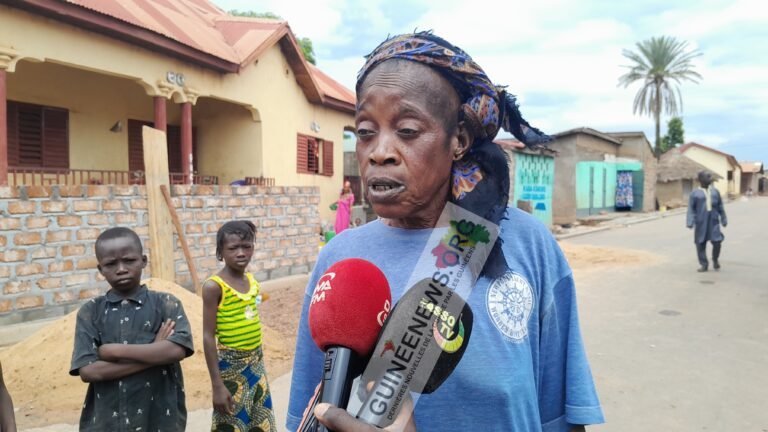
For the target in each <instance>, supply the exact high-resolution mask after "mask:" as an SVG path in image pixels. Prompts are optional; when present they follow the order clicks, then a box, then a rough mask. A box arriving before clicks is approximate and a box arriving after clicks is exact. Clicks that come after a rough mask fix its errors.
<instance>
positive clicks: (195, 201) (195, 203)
mask: <svg viewBox="0 0 768 432" xmlns="http://www.w3.org/2000/svg"><path fill="white" fill-rule="evenodd" d="M203 203H204V201H203V200H202V199H200V198H190V199H188V200H187V208H203Z"/></svg>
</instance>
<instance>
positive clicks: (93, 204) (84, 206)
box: [72, 200, 99, 212]
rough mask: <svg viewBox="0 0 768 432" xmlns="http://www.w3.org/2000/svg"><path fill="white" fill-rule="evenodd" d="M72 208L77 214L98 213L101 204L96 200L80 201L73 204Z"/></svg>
mask: <svg viewBox="0 0 768 432" xmlns="http://www.w3.org/2000/svg"><path fill="white" fill-rule="evenodd" d="M72 208H73V209H74V210H75V211H76V212H85V211H98V210H99V202H98V201H94V200H78V201H74V202H73V203H72Z"/></svg>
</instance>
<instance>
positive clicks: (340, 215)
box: [334, 181, 355, 234]
mask: <svg viewBox="0 0 768 432" xmlns="http://www.w3.org/2000/svg"><path fill="white" fill-rule="evenodd" d="M354 202H355V195H354V194H353V193H352V184H351V183H350V182H349V181H345V182H344V188H343V189H341V195H339V200H338V201H336V206H337V208H336V224H335V225H334V230H335V231H336V234H338V233H340V232H342V231H344V230H345V229H347V228H349V219H350V214H351V213H352V204H354Z"/></svg>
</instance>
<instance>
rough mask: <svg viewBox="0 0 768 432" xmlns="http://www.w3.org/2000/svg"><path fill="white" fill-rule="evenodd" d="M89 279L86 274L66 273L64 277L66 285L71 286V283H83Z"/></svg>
mask: <svg viewBox="0 0 768 432" xmlns="http://www.w3.org/2000/svg"><path fill="white" fill-rule="evenodd" d="M90 281H91V278H90V276H89V275H88V274H83V273H80V274H73V275H68V276H66V277H65V278H64V282H65V283H66V284H67V286H73V285H84V284H87V283H88V282H90Z"/></svg>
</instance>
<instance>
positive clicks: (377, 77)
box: [355, 61, 468, 228]
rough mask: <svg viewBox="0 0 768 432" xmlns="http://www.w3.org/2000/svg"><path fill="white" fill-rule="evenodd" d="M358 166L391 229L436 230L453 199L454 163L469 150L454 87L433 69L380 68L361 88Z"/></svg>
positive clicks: (395, 64)
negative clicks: (452, 175)
mask: <svg viewBox="0 0 768 432" xmlns="http://www.w3.org/2000/svg"><path fill="white" fill-rule="evenodd" d="M358 98H359V100H358V108H357V113H356V116H355V124H356V128H357V161H358V163H359V164H360V172H361V175H362V177H363V179H364V181H365V187H366V194H367V197H368V200H369V202H370V203H371V204H372V205H373V209H374V211H375V212H376V214H378V215H379V216H380V217H382V218H385V219H388V223H390V224H391V225H393V226H400V227H404V228H423V227H430V226H434V223H435V222H436V221H437V219H438V217H439V215H440V212H441V211H442V209H443V207H444V206H445V203H446V201H447V199H448V192H449V190H450V178H451V165H452V163H453V160H454V158H458V157H460V156H461V154H463V152H464V151H465V150H466V149H467V148H468V145H467V143H466V142H464V141H466V140H467V139H466V137H465V135H464V134H463V132H462V128H459V127H457V124H456V122H457V117H458V114H457V113H458V107H459V100H458V95H457V94H456V92H455V90H453V87H451V85H450V84H449V83H448V81H447V80H445V79H444V78H443V77H442V76H440V75H439V74H438V73H437V72H435V71H433V70H432V69H430V68H429V67H426V66H422V65H420V64H417V63H413V62H407V61H387V62H384V63H382V64H381V65H379V66H377V67H376V68H375V69H374V70H373V71H371V72H370V73H369V74H368V76H367V77H366V79H365V81H364V82H363V85H362V86H361V87H360V94H359V95H358Z"/></svg>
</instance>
